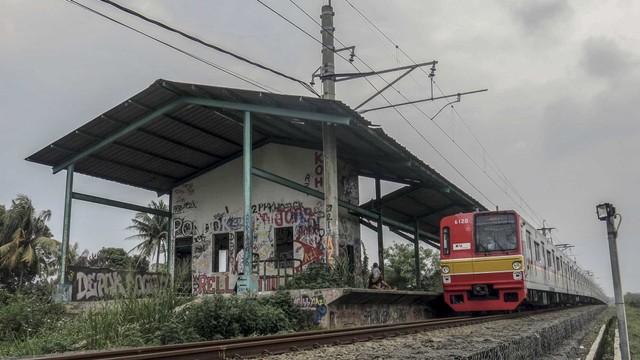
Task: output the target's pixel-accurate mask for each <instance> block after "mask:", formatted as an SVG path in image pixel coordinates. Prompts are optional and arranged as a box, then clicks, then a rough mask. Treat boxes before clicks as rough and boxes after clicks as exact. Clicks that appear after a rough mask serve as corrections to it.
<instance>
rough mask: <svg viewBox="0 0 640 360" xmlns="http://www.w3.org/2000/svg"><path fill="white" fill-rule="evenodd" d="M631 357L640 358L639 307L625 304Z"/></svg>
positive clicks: (639, 359)
mask: <svg viewBox="0 0 640 360" xmlns="http://www.w3.org/2000/svg"><path fill="white" fill-rule="evenodd" d="M625 309H626V312H627V331H628V333H629V348H630V350H631V358H632V359H638V360H640V308H637V307H632V306H626V307H625Z"/></svg>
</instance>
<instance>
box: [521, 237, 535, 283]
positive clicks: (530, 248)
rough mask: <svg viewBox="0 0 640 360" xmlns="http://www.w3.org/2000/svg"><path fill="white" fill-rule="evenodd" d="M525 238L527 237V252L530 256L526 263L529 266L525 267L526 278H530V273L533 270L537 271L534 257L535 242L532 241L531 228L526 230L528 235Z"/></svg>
mask: <svg viewBox="0 0 640 360" xmlns="http://www.w3.org/2000/svg"><path fill="white" fill-rule="evenodd" d="M525 238H526V239H527V252H528V254H527V255H528V256H527V257H526V263H527V266H526V267H525V269H526V270H525V275H524V277H525V279H528V278H530V275H531V273H532V272H535V271H536V270H535V269H536V267H535V264H534V263H533V261H534V257H533V243H532V241H531V232H530V231H529V230H527V231H526V235H525Z"/></svg>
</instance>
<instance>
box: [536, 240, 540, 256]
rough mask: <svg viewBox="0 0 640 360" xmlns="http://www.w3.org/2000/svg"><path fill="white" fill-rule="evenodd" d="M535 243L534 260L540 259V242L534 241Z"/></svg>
mask: <svg viewBox="0 0 640 360" xmlns="http://www.w3.org/2000/svg"><path fill="white" fill-rule="evenodd" d="M535 244H536V261H540V243H538V242H537V241H536V242H535Z"/></svg>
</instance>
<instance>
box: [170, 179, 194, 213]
mask: <svg viewBox="0 0 640 360" xmlns="http://www.w3.org/2000/svg"><path fill="white" fill-rule="evenodd" d="M173 195H174V196H173V198H172V201H173V204H172V208H171V211H172V212H173V214H174V215H175V214H182V213H183V212H185V211H187V210H193V209H196V208H197V205H196V202H195V200H194V196H195V190H194V187H193V183H192V182H188V183H186V184H182V185H180V186H178V187H177V188H175V189H174V190H173Z"/></svg>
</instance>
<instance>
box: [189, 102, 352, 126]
mask: <svg viewBox="0 0 640 360" xmlns="http://www.w3.org/2000/svg"><path fill="white" fill-rule="evenodd" d="M183 101H184V102H186V103H188V104H194V105H201V106H208V107H213V108H220V109H230V110H239V111H249V112H251V113H259V114H269V115H275V116H282V117H288V118H293V119H304V120H311V121H320V122H326V123H332V124H341V125H349V122H350V120H351V118H350V117H349V116H341V115H330V114H321V113H313V112H307V111H299V110H290V109H281V108H277V107H271V106H262V105H254V104H242V103H235V102H229V101H222V100H214V99H202V98H197V97H185V98H183Z"/></svg>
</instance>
